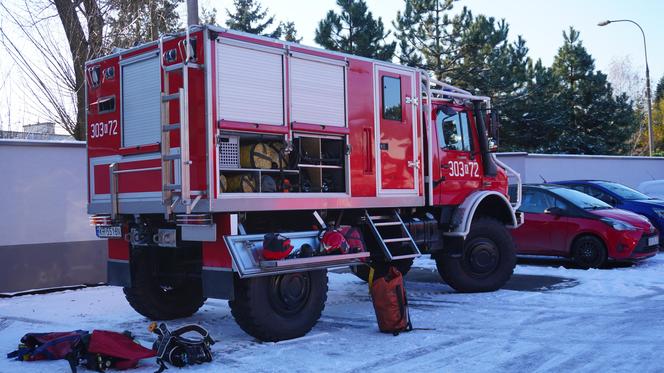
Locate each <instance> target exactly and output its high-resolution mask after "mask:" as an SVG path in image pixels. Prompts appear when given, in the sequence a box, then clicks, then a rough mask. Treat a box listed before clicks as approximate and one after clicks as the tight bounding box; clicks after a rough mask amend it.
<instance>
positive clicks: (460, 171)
mask: <svg viewBox="0 0 664 373" xmlns="http://www.w3.org/2000/svg"><path fill="white" fill-rule="evenodd" d="M447 164H448V165H449V167H448V169H449V172H450V173H449V176H455V177H464V176H470V177H480V173H479V169H480V165H479V164H478V163H477V162H472V161H471V162H461V161H449V162H447Z"/></svg>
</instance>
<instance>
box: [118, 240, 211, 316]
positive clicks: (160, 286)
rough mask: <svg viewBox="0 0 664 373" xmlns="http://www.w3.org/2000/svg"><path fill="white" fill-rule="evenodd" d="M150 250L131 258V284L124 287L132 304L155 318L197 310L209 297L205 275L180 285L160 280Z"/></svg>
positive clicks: (184, 314)
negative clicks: (206, 296)
mask: <svg viewBox="0 0 664 373" xmlns="http://www.w3.org/2000/svg"><path fill="white" fill-rule="evenodd" d="M146 251H147V250H144V251H135V253H136V254H134V255H132V258H131V261H132V278H131V287H125V288H124V293H125V297H126V298H127V301H128V302H129V305H131V307H132V308H133V309H134V310H136V312H138V313H140V314H141V315H143V316H145V317H147V318H148V319H151V320H172V319H178V318H182V317H188V316H191V315H193V314H194V313H196V311H198V309H199V308H201V306H203V303H205V300H206V298H205V297H203V285H202V283H201V279H200V278H188V279H187V280H184V281H181V282H180V283H178V284H177V285H174V284H167V283H166V282H165V281H160V280H159V277H158V276H157V275H156V274H155V272H156V271H154V264H153V263H154V261H153V260H150V256H149V255H148V253H147V252H146Z"/></svg>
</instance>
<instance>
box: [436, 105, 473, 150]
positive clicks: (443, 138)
mask: <svg viewBox="0 0 664 373" xmlns="http://www.w3.org/2000/svg"><path fill="white" fill-rule="evenodd" d="M436 127H437V129H438V143H439V145H440V147H441V148H443V149H446V150H460V151H467V152H469V151H472V150H473V148H472V141H471V136H470V127H469V122H468V114H467V113H466V112H463V111H459V112H457V111H454V110H451V109H450V108H443V109H441V110H439V111H438V113H437V114H436Z"/></svg>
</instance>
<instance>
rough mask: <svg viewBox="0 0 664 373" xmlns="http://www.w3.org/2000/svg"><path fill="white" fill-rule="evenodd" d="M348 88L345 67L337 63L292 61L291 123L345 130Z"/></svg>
mask: <svg viewBox="0 0 664 373" xmlns="http://www.w3.org/2000/svg"><path fill="white" fill-rule="evenodd" d="M345 86H346V79H345V72H344V65H343V64H339V63H338V61H329V62H328V61H322V60H314V59H304V58H296V57H293V58H291V59H290V89H291V102H292V103H291V107H292V112H291V120H292V121H294V122H298V123H306V124H320V125H324V126H336V127H345V126H346V87H345Z"/></svg>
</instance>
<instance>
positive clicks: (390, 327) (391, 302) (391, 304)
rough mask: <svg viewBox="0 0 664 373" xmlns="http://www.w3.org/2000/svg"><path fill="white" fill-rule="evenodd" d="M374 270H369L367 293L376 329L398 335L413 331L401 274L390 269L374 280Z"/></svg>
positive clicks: (392, 268) (394, 269)
mask: <svg viewBox="0 0 664 373" xmlns="http://www.w3.org/2000/svg"><path fill="white" fill-rule="evenodd" d="M373 277H374V269H373V267H370V269H369V292H370V293H371V300H372V301H373V306H374V311H376V319H377V320H378V328H379V329H380V331H381V332H383V333H392V334H393V335H399V333H401V332H409V331H411V330H413V326H412V324H411V323H410V314H409V313H408V300H407V298H406V288H405V287H404V285H403V276H401V272H399V270H398V269H396V268H394V267H390V269H389V270H388V272H387V274H386V275H385V276H384V277H381V278H378V279H376V280H374V279H373Z"/></svg>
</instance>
